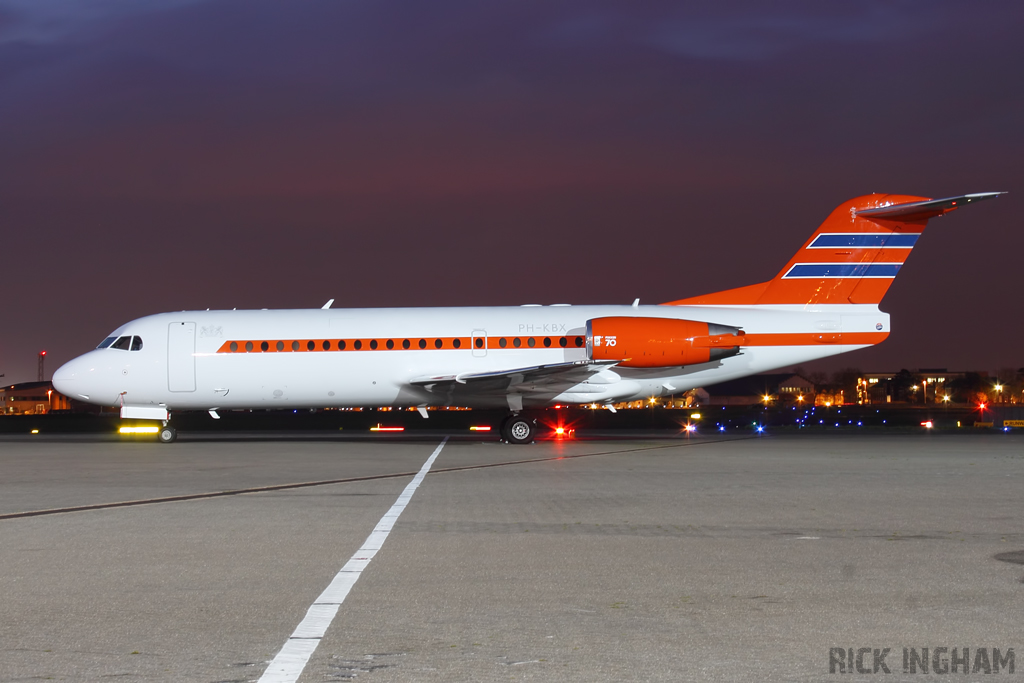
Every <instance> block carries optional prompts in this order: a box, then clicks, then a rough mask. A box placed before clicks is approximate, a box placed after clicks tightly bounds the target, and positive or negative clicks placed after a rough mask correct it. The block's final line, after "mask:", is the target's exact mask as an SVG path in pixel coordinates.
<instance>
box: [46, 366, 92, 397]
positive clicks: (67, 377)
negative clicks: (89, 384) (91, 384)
mask: <svg viewBox="0 0 1024 683" xmlns="http://www.w3.org/2000/svg"><path fill="white" fill-rule="evenodd" d="M85 365H86V361H85V360H84V359H83V358H82V357H81V356H79V357H78V358H75V359H74V360H70V361H68V362H67V363H65V364H64V365H62V366H60V367H59V368H57V370H56V372H54V373H53V388H54V389H56V390H57V391H59V392H60V393H62V394H64V395H65V396H69V397H71V398H78V399H85V400H89V396H88V394H87V393H83V392H84V391H85V387H84V386H83V384H84V383H83V382H82V380H83V379H84V374H85V370H86V367H85Z"/></svg>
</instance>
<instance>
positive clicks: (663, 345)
mask: <svg viewBox="0 0 1024 683" xmlns="http://www.w3.org/2000/svg"><path fill="white" fill-rule="evenodd" d="M743 334H744V333H743V331H742V330H741V329H740V328H738V327H731V326H728V325H716V324H714V323H702V322H697V321H695V320H674V319H672V318H629V317H608V318H594V319H592V320H588V321H587V354H588V356H589V357H590V358H591V360H617V361H619V365H621V366H623V367H626V368H663V367H670V366H673V365H696V364H698V363H708V362H710V361H714V360H719V359H721V358H728V357H729V356H735V355H737V354H738V353H739V352H740V346H741V345H742V343H743Z"/></svg>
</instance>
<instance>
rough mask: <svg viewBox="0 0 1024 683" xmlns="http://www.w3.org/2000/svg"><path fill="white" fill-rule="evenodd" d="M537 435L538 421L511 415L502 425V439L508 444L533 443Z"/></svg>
mask: <svg viewBox="0 0 1024 683" xmlns="http://www.w3.org/2000/svg"><path fill="white" fill-rule="evenodd" d="M536 435H537V421H536V420H534V419H532V418H529V417H524V416H522V415H509V416H508V417H506V418H505V420H504V421H503V422H502V423H501V438H502V439H504V440H505V441H506V442H507V443H514V444H524V443H533V438H534V437H535V436H536Z"/></svg>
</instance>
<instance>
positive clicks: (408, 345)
mask: <svg viewBox="0 0 1024 683" xmlns="http://www.w3.org/2000/svg"><path fill="white" fill-rule="evenodd" d="M410 346H412V344H410V343H409V340H408V339H406V340H404V341H402V348H403V349H407V348H409V347H410Z"/></svg>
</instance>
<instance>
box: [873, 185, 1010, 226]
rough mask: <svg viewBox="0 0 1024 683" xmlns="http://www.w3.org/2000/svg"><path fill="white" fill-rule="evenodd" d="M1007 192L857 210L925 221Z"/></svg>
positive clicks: (880, 215) (984, 193)
mask: <svg viewBox="0 0 1024 683" xmlns="http://www.w3.org/2000/svg"><path fill="white" fill-rule="evenodd" d="M1001 194H1006V193H1005V192H977V193H975V194H962V195H960V196H959V197H946V198H944V199H929V200H927V201H923V202H907V203H905V204H890V205H889V206H881V207H878V208H877V209H861V210H860V211H857V215H858V216H864V217H865V218H867V219H869V220H873V219H875V218H884V219H886V220H894V219H899V220H901V221H923V220H927V219H929V218H934V217H936V216H941V215H943V214H946V213H949V212H950V211H954V210H956V209H959V208H960V207H961V206H967V205H968V204H972V203H974V202H980V201H983V200H985V199H992V198H993V197H998V196H999V195H1001Z"/></svg>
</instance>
